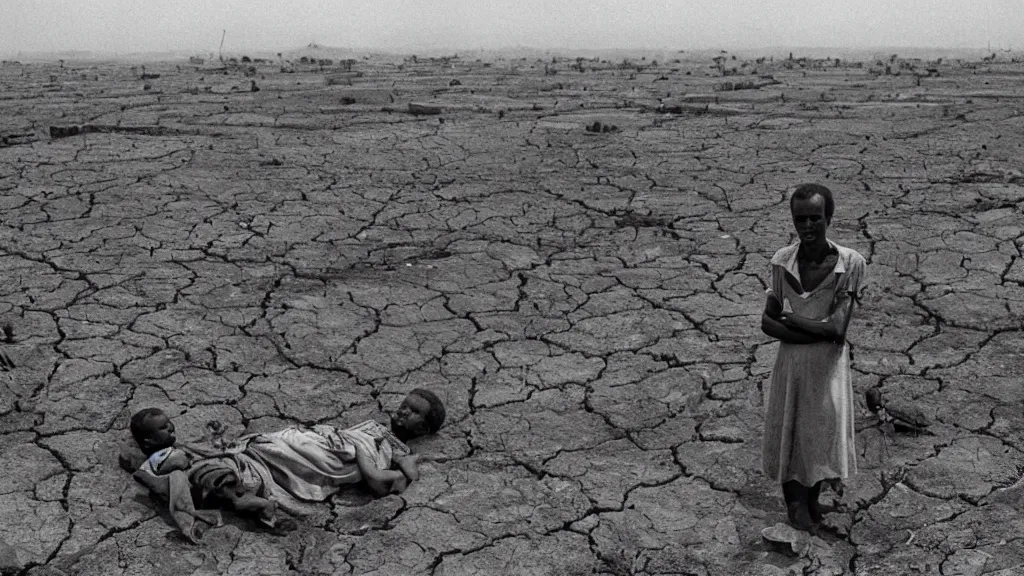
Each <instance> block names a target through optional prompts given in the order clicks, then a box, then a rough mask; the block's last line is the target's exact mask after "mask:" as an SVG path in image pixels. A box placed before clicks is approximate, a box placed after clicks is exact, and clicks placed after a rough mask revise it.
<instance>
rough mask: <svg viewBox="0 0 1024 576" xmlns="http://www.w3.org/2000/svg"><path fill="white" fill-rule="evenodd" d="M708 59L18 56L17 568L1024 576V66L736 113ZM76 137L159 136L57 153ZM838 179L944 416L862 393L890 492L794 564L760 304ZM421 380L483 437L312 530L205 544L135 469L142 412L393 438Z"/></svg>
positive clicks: (440, 451) (869, 314) (11, 72)
mask: <svg viewBox="0 0 1024 576" xmlns="http://www.w3.org/2000/svg"><path fill="white" fill-rule="evenodd" d="M707 65H708V63H707V62H704V63H699V62H692V63H686V62H683V63H673V64H672V65H671V67H670V66H669V65H665V64H663V65H661V66H660V67H649V68H648V69H646V70H643V71H639V72H638V71H636V70H623V69H621V67H604V68H605V69H601V70H588V71H587V72H584V73H580V72H578V71H575V70H571V69H570V68H569V66H567V65H565V64H564V63H563V64H559V65H551V67H552V69H555V68H557V69H558V74H557V75H554V76H545V75H543V72H542V68H543V63H535V62H525V61H514V62H510V61H504V62H498V63H496V64H494V65H493V66H485V65H484V64H482V63H478V62H462V61H458V60H454V61H450V62H444V63H439V62H435V63H431V62H422V61H421V62H420V63H418V64H413V63H411V62H407V63H406V64H405V65H404V67H401V68H399V67H398V66H397V65H396V63H394V62H390V63H389V62H387V61H383V60H380V61H378V60H367V61H360V62H358V63H357V66H356V68H357V69H358V70H359V71H361V72H362V73H363V74H362V76H358V75H356V74H355V73H353V74H350V75H348V76H347V78H343V79H342V82H341V83H340V84H338V83H333V84H329V83H327V82H325V75H326V73H322V72H320V71H319V70H315V69H313V67H310V69H308V70H299V71H298V72H296V73H291V74H284V73H280V71H279V70H278V67H277V66H268V65H264V66H261V67H260V69H259V70H258V71H257V75H256V76H254V77H252V78H248V77H244V76H243V75H242V74H241V73H237V72H235V71H232V70H229V71H228V73H227V74H225V73H222V72H217V71H213V70H198V69H196V68H195V67H187V68H185V67H184V66H182V67H181V68H178V67H177V66H176V65H174V64H168V65H163V66H159V67H157V66H152V67H151V68H150V70H148V72H150V73H153V72H158V73H161V74H162V75H161V77H160V78H158V79H153V80H151V81H149V82H150V84H151V86H150V87H149V88H150V89H149V90H144V87H143V85H142V84H143V82H142V81H140V80H138V79H137V78H138V74H137V72H136V71H133V70H130V69H129V68H128V67H127V66H114V65H111V66H101V65H78V66H71V65H67V66H65V67H64V68H61V67H58V66H57V65H49V66H48V65H38V64H37V65H32V66H19V65H12V64H8V65H5V66H4V67H2V68H0V81H2V85H3V92H2V93H3V99H2V100H0V106H2V108H3V119H2V122H3V125H2V126H0V132H4V133H5V134H22V135H26V134H27V135H28V136H27V137H23V138H22V139H21V140H17V139H9V140H8V144H10V145H7V146H6V147H3V148H0V189H2V191H3V193H2V196H0V204H2V210H3V215H4V216H3V225H2V227H0V249H2V256H0V269H2V273H3V283H2V285H0V320H3V321H10V322H11V323H12V325H13V326H14V331H15V335H14V342H13V343H9V344H6V345H5V346H4V350H5V351H6V352H7V353H8V354H9V355H10V356H11V357H12V358H13V359H14V360H15V362H16V363H17V364H18V365H19V368H18V369H17V370H16V371H15V372H14V373H12V374H11V377H10V378H9V379H7V378H6V376H5V379H4V384H3V391H2V397H0V460H2V461H3V463H4V466H5V472H4V474H3V476H2V478H0V516H2V518H3V520H2V522H0V560H2V563H3V566H4V568H3V570H4V571H5V572H10V573H12V574H26V575H36V576H43V575H51V574H52V575H56V574H125V575H127V574H168V575H170V574H216V573H230V574H370V573H372V574H381V575H384V574H394V575H416V574H436V575H456V574H590V573H598V574H608V575H622V574H643V575H654V574H696V575H705V574H707V575H733V574H764V575H772V574H786V573H793V572H796V573H800V572H801V571H805V572H806V573H808V574H842V573H858V574H905V573H923V574H946V575H953V574H1002V575H1009V574H1018V573H1020V571H1021V570H1024V541H1022V540H1021V539H1020V537H1019V536H1020V532H1021V527H1022V526H1024V513H1022V512H1020V511H1018V510H1017V509H1015V508H1014V507H1012V506H1008V505H1001V504H999V505H996V504H993V505H983V504H984V502H983V499H984V497H985V496H986V495H988V494H990V493H991V492H992V491H993V490H995V489H997V488H999V487H1002V486H1006V485H1009V484H1011V483H1013V482H1014V481H1015V480H1016V479H1017V478H1018V477H1019V470H1020V468H1021V467H1022V466H1024V436H1022V434H1024V432H1022V430H1024V416H1022V412H1021V404H1022V402H1024V388H1022V386H1021V385H1020V380H1019V377H1020V374H1021V372H1022V370H1024V357H1022V355H1021V349H1022V347H1024V334H1022V332H1021V328H1022V319H1024V291H1022V289H1021V282H1024V260H1022V259H1021V253H1020V243H1021V238H1022V234H1024V230H1022V227H1021V223H1020V211H1021V206H1022V204H1021V202H1022V201H1024V179H1022V178H1021V175H1020V172H1017V171H1016V169H1017V168H1019V166H1017V165H1016V164H1015V163H1014V160H1015V159H1019V158H1020V157H1021V153H1022V150H1021V145H1022V139H1021V133H1022V128H1024V117H1022V116H1020V115H1019V112H1018V108H1019V106H1020V103H1021V100H1020V99H1019V98H1020V97H1022V96H1024V91H1022V90H1021V86H1020V81H1019V78H1020V76H1019V75H1015V74H1019V73H1020V72H1021V70H1020V68H1019V66H1018V67H1017V68H1013V67H1012V66H1013V65H1010V64H998V63H996V64H988V63H986V64H984V65H978V66H973V67H963V66H960V65H957V64H952V63H947V64H945V65H942V66H939V69H940V72H941V73H942V75H941V76H940V77H930V78H925V79H923V81H922V82H921V86H917V85H916V82H915V80H914V78H913V77H912V76H909V75H907V74H904V75H903V76H899V77H895V76H888V77H887V76H881V77H879V76H874V75H870V74H868V73H867V69H866V68H865V69H857V68H853V67H849V68H843V67H839V68H835V67H829V68H827V69H823V68H815V67H814V66H812V65H808V66H807V68H805V69H802V70H801V69H800V68H799V67H797V68H795V69H794V70H786V69H783V68H782V67H777V68H776V69H774V70H773V69H770V68H765V67H763V66H762V72H765V71H769V72H774V74H775V77H776V79H777V80H780V81H781V84H777V85H774V86H770V87H766V88H762V89H760V90H745V91H738V92H728V93H726V92H715V91H714V90H713V88H714V86H715V84H716V83H718V82H719V81H721V78H713V77H710V76H708V75H707ZM594 66H597V67H598V68H601V66H600V65H598V64H594ZM686 71H690V72H693V74H690V75H687V74H685V72H686ZM453 78H457V79H459V80H460V81H461V85H459V86H450V85H449V83H450V81H451V80H452V79H453ZM253 79H255V80H256V81H257V82H258V84H259V86H260V88H261V90H260V91H259V92H249V91H248V88H249V86H250V80H253ZM349 83H351V85H348V84H349ZM685 94H691V95H694V94H695V95H696V96H684V95H685ZM700 95H704V96H700ZM716 97H717V98H718V101H717V103H714V100H715V98H716ZM343 99H345V100H343ZM431 99H433V100H434V101H436V102H439V103H441V104H442V105H444V106H445V107H446V111H445V113H444V114H443V115H441V116H439V117H438V116H432V117H416V116H411V115H407V114H404V113H401V112H400V111H399V110H401V109H403V108H404V106H405V104H406V103H408V102H409V101H424V100H431ZM658 99H665V100H666V101H667V102H671V101H676V102H682V106H681V108H680V110H677V111H679V112H682V113H680V114H674V115H666V114H661V113H658V112H656V111H655V107H656V106H657V105H658ZM709 101H711V102H710V103H709ZM342 102H348V104H347V105H343V104H342ZM389 108H390V109H393V110H392V111H388V109H389ZM500 111H503V112H504V113H503V114H499V112H500ZM594 120H600V121H602V122H606V123H612V124H614V125H617V126H618V127H619V131H618V132H616V133H611V134H591V133H588V132H585V131H584V129H583V127H584V125H586V124H588V123H591V122H593V121H594ZM69 124H93V125H98V126H108V127H110V126H121V127H122V128H119V129H108V130H107V131H106V132H104V133H95V134H88V135H85V136H74V137H69V138H60V139H56V140H51V139H50V138H49V137H48V136H45V135H43V132H44V131H45V129H46V127H48V126H49V125H69ZM124 127H129V128H131V129H127V128H124ZM147 127H148V128H147ZM33 134H34V135H35V136H33ZM33 140H35V141H33ZM804 181H817V182H822V183H825V184H827V185H830V186H832V187H833V188H834V190H835V191H836V193H837V203H838V210H837V213H836V219H835V222H834V224H833V229H832V237H833V238H834V239H835V240H836V241H838V242H840V243H842V244H845V245H848V246H851V247H853V248H856V249H857V250H859V251H861V253H863V254H864V255H865V257H866V258H867V259H868V262H869V275H870V284H869V287H868V289H867V290H866V292H865V297H864V302H863V307H862V308H860V309H859V310H858V311H857V314H856V318H855V321H854V323H853V326H852V328H851V330H852V336H851V342H852V347H853V366H854V370H855V372H856V374H855V386H856V391H857V392H858V398H859V399H862V397H863V394H862V393H863V392H864V391H865V390H867V389H869V388H873V387H880V388H881V389H882V390H883V391H884V393H885V396H886V398H888V399H889V400H890V401H891V402H903V403H904V404H907V403H914V404H916V405H917V406H919V407H920V409H921V410H923V411H924V412H925V413H926V414H927V416H928V417H929V418H931V419H932V421H933V423H932V425H931V426H930V427H929V432H928V433H927V434H920V435H916V436H914V435H907V434H900V435H897V436H894V437H890V438H889V439H888V442H886V443H883V440H884V438H883V437H882V435H881V434H880V432H879V428H878V427H877V425H876V424H877V419H876V418H875V417H874V416H873V415H871V414H869V413H868V412H867V411H866V410H865V408H864V406H863V403H862V400H858V401H859V402H861V404H859V405H858V408H857V410H858V419H857V428H858V435H857V442H858V450H859V453H860V455H861V457H860V461H859V462H860V472H859V473H858V474H857V475H856V476H855V477H854V478H852V479H851V482H850V486H849V488H848V490H847V491H846V493H845V495H844V496H842V497H835V496H832V498H833V505H834V507H835V511H834V512H833V513H831V514H829V515H828V516H827V519H826V524H827V526H828V528H829V529H828V531H826V532H825V533H824V534H823V536H822V539H823V542H819V544H822V543H823V544H824V545H825V546H824V548H821V547H819V548H817V553H816V554H812V555H808V554H805V555H803V556H787V555H785V554H782V553H781V552H778V551H776V550H774V549H771V548H769V547H768V546H767V545H766V544H765V543H764V542H763V541H762V540H761V538H760V530H761V529H762V528H763V527H766V526H770V525H773V524H775V523H777V522H780V521H782V520H784V513H783V508H782V505H781V498H780V491H779V488H778V487H777V486H775V485H774V484H773V483H772V482H769V481H766V480H765V478H763V477H762V475H761V473H760V471H759V468H760V448H761V437H760V436H761V427H762V410H763V401H762V389H763V387H764V384H765V382H766V379H767V377H768V374H769V370H770V368H771V364H772V361H773V359H774V354H775V350H776V345H775V344H773V343H772V342H771V341H770V340H769V339H768V338H766V337H765V336H764V335H762V334H761V332H760V330H759V317H760V311H761V308H762V306H763V302H764V297H763V291H764V288H765V280H766V275H767V269H768V258H769V257H770V255H771V253H772V252H773V251H774V250H775V249H776V248H778V247H780V246H782V245H784V244H786V243H787V242H789V240H790V238H791V237H790V232H789V230H790V223H789V220H788V207H787V205H786V203H785V190H786V189H787V188H788V187H790V186H792V185H794V184H797V183H800V182H804ZM414 387H427V388H430V389H432V390H435V391H437V392H438V393H439V394H441V395H442V397H443V398H444V399H445V400H446V402H447V405H448V410H449V420H448V422H447V425H446V426H445V427H444V429H443V430H442V432H441V433H440V434H439V435H438V436H437V437H433V438H430V439H425V440H422V441H420V442H418V443H416V444H414V448H415V449H416V450H418V451H419V452H421V453H423V454H424V455H425V456H426V458H427V460H426V461H425V462H424V464H423V478H422V480H420V481H419V482H416V483H414V484H412V486H411V487H410V489H409V490H408V491H407V492H406V493H405V494H403V495H401V496H389V497H387V498H383V499H379V500H370V499H369V498H368V497H367V496H365V495H362V494H361V493H360V492H358V491H348V492H343V493H341V494H340V495H338V496H337V497H336V498H334V499H333V500H332V501H330V502H328V503H326V504H323V505H320V506H319V508H318V510H319V512H318V513H317V514H316V515H314V516H312V517H310V518H307V519H304V520H302V521H301V522H300V524H301V528H300V529H299V530H298V531H297V532H295V533H293V534H291V535H288V536H284V537H279V536H273V535H270V534H267V533H265V532H261V531H259V530H257V529H255V528H254V527H253V526H252V525H251V524H249V523H247V522H246V521H244V520H242V519H238V518H237V517H234V516H231V515H230V514H229V515H228V516H227V518H228V522H227V524H226V525H225V526H224V527H222V528H218V529H215V530H213V531H212V532H211V533H210V534H209V536H208V542H207V543H206V545H205V546H201V547H196V546H190V545H187V544H185V543H183V542H182V541H181V539H180V538H175V537H173V535H172V536H169V535H168V533H169V532H171V527H170V525H169V523H168V521H167V519H166V515H161V514H160V513H159V512H158V507H157V506H156V505H155V504H154V502H153V501H151V500H150V499H149V497H148V496H146V495H145V493H144V491H143V490H142V488H141V487H140V486H138V485H136V483H135V482H134V481H133V480H132V479H131V478H130V477H129V476H128V475H127V474H126V473H124V472H123V471H122V470H120V469H119V468H118V466H117V464H116V455H117V453H118V446H120V445H121V443H123V442H125V441H126V440H127V438H128V436H127V434H126V432H125V428H126V425H127V419H128V416H129V415H130V414H131V413H132V412H133V411H134V410H137V409H139V408H142V407H146V406H157V407H160V408H163V409H165V410H167V411H168V412H169V413H171V414H173V415H174V421H175V423H176V424H177V426H178V429H179V437H183V438H186V439H187V438H189V437H196V436H198V435H199V434H200V433H201V427H202V424H203V423H204V422H205V421H207V420H209V419H213V418H217V419H221V420H222V421H224V422H226V423H228V424H230V425H232V426H233V427H234V429H235V431H236V432H241V431H243V430H245V431H249V432H252V431H269V430H274V429H279V428H281V427H284V426H286V425H290V424H295V423H301V424H313V423H331V424H339V425H342V426H345V425H350V424H352V423H355V422H358V421H361V420H363V419H365V418H382V417H383V416H384V411H385V410H389V409H393V408H394V407H395V406H396V404H397V403H398V402H399V400H400V398H401V396H402V395H403V393H405V392H407V391H408V390H410V389H412V388H414ZM883 448H884V449H883Z"/></svg>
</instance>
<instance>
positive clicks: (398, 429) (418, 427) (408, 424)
mask: <svg viewBox="0 0 1024 576" xmlns="http://www.w3.org/2000/svg"><path fill="white" fill-rule="evenodd" d="M444 417H445V409H444V403H443V402H441V399H440V398H438V396H437V394H434V393H433V392H431V391H430V390H424V389H423V388H417V389H415V390H413V391H412V392H409V394H408V395H407V396H406V397H405V400H403V401H402V404H401V405H400V406H399V407H398V411H397V412H395V413H394V414H393V415H392V416H391V431H392V432H394V433H395V436H398V438H399V439H400V440H402V441H405V440H409V439H410V438H416V437H417V436H423V435H424V434H433V433H434V432H437V431H438V430H440V429H441V425H442V424H444Z"/></svg>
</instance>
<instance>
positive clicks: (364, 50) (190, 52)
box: [0, 42, 1019, 59]
mask: <svg viewBox="0 0 1024 576" xmlns="http://www.w3.org/2000/svg"><path fill="white" fill-rule="evenodd" d="M308 50H324V51H338V52H352V53H359V54H367V55H382V56H409V55H416V54H424V55H426V54H448V55H457V54H458V53H460V52H463V53H469V54H478V53H496V54H501V53H508V52H542V53H547V54H555V55H557V54H560V53H574V54H578V53H630V52H633V53H662V54H664V53H674V54H685V53H706V52H724V53H754V52H768V53H778V52H782V53H785V52H797V51H808V52H815V53H821V52H827V51H842V52H847V53H850V52H853V53H864V54H868V53H899V51H904V52H911V53H913V52H946V53H954V52H969V53H979V54H981V53H986V54H987V53H993V52H1002V53H1015V52H1019V51H1018V50H1014V49H1012V48H1008V49H1004V48H1000V47H997V48H995V49H993V48H991V47H990V46H989V47H984V46H980V47H973V48H972V47H963V46H891V45H878V46H862V47H850V46H810V45H777V46H759V47H728V46H724V45H719V46H704V47H690V48H677V47H609V48H593V47H585V48H574V47H565V46H563V47H538V46H529V45H520V46H504V47H501V48H481V47H440V48H439V47H430V46H422V47H404V46H403V47H394V48H381V47H368V46H355V47H352V46H334V45H322V44H318V43H316V42H311V43H309V44H307V45H305V46H300V47H293V48H284V49H274V48H241V49H239V48H235V49H232V50H230V51H225V52H224V55H225V57H236V56H245V55H249V54H270V55H275V56H276V55H277V54H278V53H280V54H294V53H301V52H303V51H308ZM216 54H217V50H211V49H204V50H196V49H189V48H170V49H164V50H126V51H119V50H76V49H69V50H18V51H0V57H2V58H4V59H10V58H11V57H18V58H24V57H30V58H33V59H45V58H46V57H53V58H59V57H61V56H63V57H67V56H72V57H73V56H89V57H92V58H96V57H101V58H102V57H114V58H132V57H154V56H168V55H173V56H180V57H182V58H187V57H189V56H209V55H216Z"/></svg>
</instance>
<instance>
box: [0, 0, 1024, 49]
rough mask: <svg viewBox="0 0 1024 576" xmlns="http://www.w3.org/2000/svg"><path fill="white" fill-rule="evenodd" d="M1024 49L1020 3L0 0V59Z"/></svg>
mask: <svg viewBox="0 0 1024 576" xmlns="http://www.w3.org/2000/svg"><path fill="white" fill-rule="evenodd" d="M224 29H226V30H227V39H226V40H225V47H224V50H225V52H226V53H227V52H238V51H242V50H253V51H255V50H258V49H264V50H271V51H276V50H287V49H293V48H299V47H301V46H305V45H306V44H309V43H310V42H317V43H319V44H321V45H324V46H332V47H352V48H377V49H392V50H396V51H401V50H409V49H416V48H421V49H426V48H438V49H448V48H454V49H474V48H505V47H515V46H529V47H536V48H582V49H595V48H653V49H662V48H667V49H692V48H725V49H742V48H761V47H770V46H815V47H848V48H872V47H912V46H913V47H948V48H984V47H986V46H987V45H988V44H989V43H991V45H992V47H993V48H996V47H1001V48H1014V49H1018V50H1019V49H1021V48H1024V0H817V1H815V0H717V1H710V0H676V1H668V0H514V1H511V0H433V1H431V2H426V1H419V0H0V53H16V52H18V51H26V52H33V51H65V50H93V51H104V52H120V53H127V52H140V51H164V50H186V51H195V52H200V53H206V52H211V51H213V52H215V51H216V50H217V45H218V44H219V42H220V37H221V30H224Z"/></svg>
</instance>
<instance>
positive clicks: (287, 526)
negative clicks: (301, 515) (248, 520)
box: [222, 489, 297, 531]
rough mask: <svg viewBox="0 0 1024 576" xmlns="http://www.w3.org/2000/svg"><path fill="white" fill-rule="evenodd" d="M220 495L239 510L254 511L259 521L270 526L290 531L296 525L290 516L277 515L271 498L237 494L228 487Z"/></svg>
mask: <svg viewBox="0 0 1024 576" xmlns="http://www.w3.org/2000/svg"><path fill="white" fill-rule="evenodd" d="M222 497H223V498H224V499H225V500H227V501H228V502H230V503H231V506H232V507H233V508H234V509H235V510H237V511H239V512H252V513H255V514H256V517H257V518H258V519H259V521H260V522H261V523H262V524H264V525H266V526H268V527H270V528H274V529H277V530H283V531H290V530H294V529H295V528H296V527H297V526H296V524H295V522H294V521H293V520H291V519H290V518H279V517H278V516H279V515H278V513H277V503H276V502H274V501H273V500H267V499H266V498H261V497H259V496H257V495H255V494H250V493H248V492H243V493H241V494H238V493H236V492H234V491H233V490H230V489H229V490H225V491H224V493H223V494H222Z"/></svg>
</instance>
